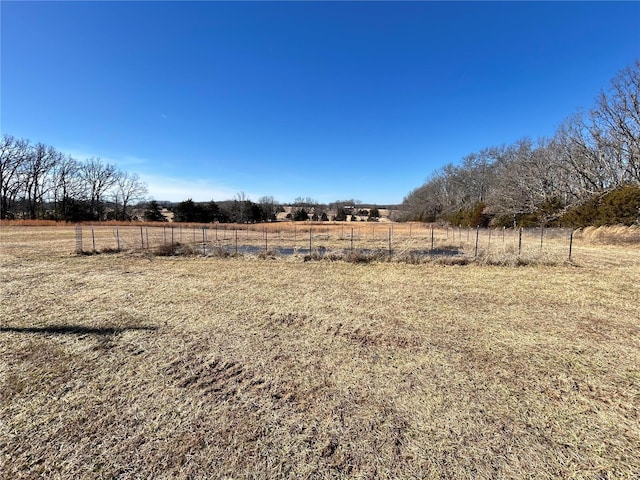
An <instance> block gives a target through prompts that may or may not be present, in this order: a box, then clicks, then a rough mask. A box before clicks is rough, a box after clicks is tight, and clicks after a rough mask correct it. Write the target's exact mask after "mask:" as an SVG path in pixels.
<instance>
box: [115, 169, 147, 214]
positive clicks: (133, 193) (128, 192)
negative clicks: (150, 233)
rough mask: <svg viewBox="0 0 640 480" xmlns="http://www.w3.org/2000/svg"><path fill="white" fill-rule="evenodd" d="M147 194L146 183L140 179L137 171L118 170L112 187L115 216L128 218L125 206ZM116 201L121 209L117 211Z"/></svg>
mask: <svg viewBox="0 0 640 480" xmlns="http://www.w3.org/2000/svg"><path fill="white" fill-rule="evenodd" d="M146 194H147V185H146V184H145V183H144V182H143V181H142V180H140V177H138V174H137V173H127V172H120V173H119V174H118V175H117V176H116V182H115V189H114V203H115V205H116V216H117V217H119V219H120V220H127V219H130V215H129V214H128V213H127V208H128V207H129V205H130V203H131V202H132V201H134V200H140V199H142V198H143V197H144V196H145V195H146ZM118 203H120V206H121V208H122V210H121V211H120V212H119V213H118Z"/></svg>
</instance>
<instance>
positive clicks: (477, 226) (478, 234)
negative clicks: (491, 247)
mask: <svg viewBox="0 0 640 480" xmlns="http://www.w3.org/2000/svg"><path fill="white" fill-rule="evenodd" d="M479 236H480V225H476V248H475V250H474V252H473V256H474V257H477V256H478V237H479Z"/></svg>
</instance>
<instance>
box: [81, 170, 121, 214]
mask: <svg viewBox="0 0 640 480" xmlns="http://www.w3.org/2000/svg"><path fill="white" fill-rule="evenodd" d="M80 172H81V178H82V180H83V182H84V184H85V188H86V189H87V193H88V197H89V202H90V208H91V212H92V215H93V216H94V218H95V219H96V220H102V219H103V217H104V203H103V197H104V195H105V193H106V192H107V191H108V190H109V189H110V188H111V187H112V186H113V185H115V183H116V181H117V179H118V177H117V174H118V171H117V170H116V167H115V166H114V165H111V164H109V163H103V162H102V161H101V160H100V158H90V159H89V160H86V161H85V162H83V163H82V164H81V166H80Z"/></svg>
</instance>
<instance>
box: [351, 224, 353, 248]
mask: <svg viewBox="0 0 640 480" xmlns="http://www.w3.org/2000/svg"><path fill="white" fill-rule="evenodd" d="M351 251H352V252H353V227H352V228H351Z"/></svg>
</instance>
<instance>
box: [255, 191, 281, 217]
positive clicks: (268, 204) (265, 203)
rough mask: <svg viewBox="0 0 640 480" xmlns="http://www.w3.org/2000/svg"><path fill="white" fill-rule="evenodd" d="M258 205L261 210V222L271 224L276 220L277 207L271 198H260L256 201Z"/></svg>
mask: <svg viewBox="0 0 640 480" xmlns="http://www.w3.org/2000/svg"><path fill="white" fill-rule="evenodd" d="M258 205H260V208H261V209H262V215H261V217H262V218H261V220H262V221H263V222H273V221H275V220H276V212H277V211H278V205H277V202H276V201H275V200H274V199H273V197H268V196H265V197H261V198H260V199H258Z"/></svg>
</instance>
